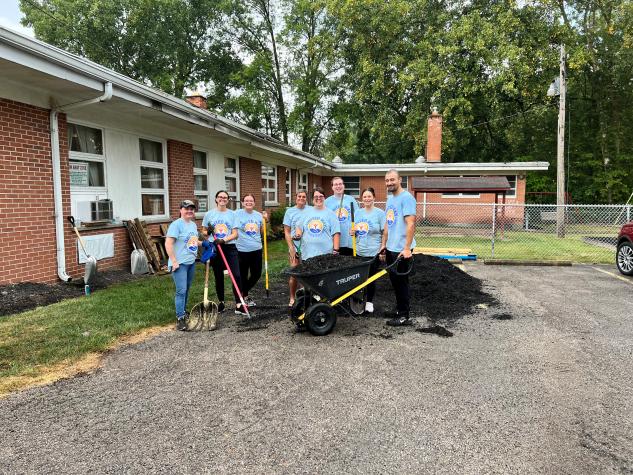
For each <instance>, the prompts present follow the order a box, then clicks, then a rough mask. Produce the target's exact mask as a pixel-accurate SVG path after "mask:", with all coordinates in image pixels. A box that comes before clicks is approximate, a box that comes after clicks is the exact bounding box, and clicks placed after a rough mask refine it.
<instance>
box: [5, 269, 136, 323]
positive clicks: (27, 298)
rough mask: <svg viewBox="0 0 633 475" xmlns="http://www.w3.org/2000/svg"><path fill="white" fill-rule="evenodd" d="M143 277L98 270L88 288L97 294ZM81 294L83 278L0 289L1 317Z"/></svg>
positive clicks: (126, 271) (124, 272) (115, 271)
mask: <svg viewBox="0 0 633 475" xmlns="http://www.w3.org/2000/svg"><path fill="white" fill-rule="evenodd" d="M142 277H145V276H138V275H132V274H131V273H130V272H129V271H128V270H123V269H117V270H108V271H100V272H99V273H98V274H97V276H96V277H95V281H94V283H93V284H92V285H90V291H91V292H98V291H99V290H102V289H105V288H106V287H109V286H110V285H112V284H115V283H117V282H127V281H130V280H135V279H138V278H142ZM82 295H84V285H83V279H78V280H77V282H76V283H74V282H73V283H63V282H59V283H57V284H38V283H35V282H22V283H20V284H11V285H2V286H0V316H4V315H11V314H13V313H19V312H24V311H25V310H30V309H32V308H35V307H41V306H42V305H50V304H52V303H56V302H60V301H62V300H65V299H72V298H75V297H80V296H82Z"/></svg>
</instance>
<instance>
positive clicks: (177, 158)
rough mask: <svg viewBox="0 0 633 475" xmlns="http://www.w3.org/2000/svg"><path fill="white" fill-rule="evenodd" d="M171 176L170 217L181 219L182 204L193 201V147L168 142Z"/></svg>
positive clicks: (168, 171) (169, 172) (174, 141)
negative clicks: (184, 201) (182, 202)
mask: <svg viewBox="0 0 633 475" xmlns="http://www.w3.org/2000/svg"><path fill="white" fill-rule="evenodd" d="M167 173H168V174H169V215H170V216H171V217H172V218H178V217H180V202H181V201H182V200H193V199H194V198H195V197H194V194H193V146H192V145H191V144H188V143H184V142H178V141H176V140H168V141H167Z"/></svg>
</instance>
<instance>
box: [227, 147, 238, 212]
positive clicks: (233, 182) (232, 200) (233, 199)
mask: <svg viewBox="0 0 633 475" xmlns="http://www.w3.org/2000/svg"><path fill="white" fill-rule="evenodd" d="M238 173H239V170H238V162H237V160H236V159H235V158H230V157H224V182H225V188H226V192H227V193H228V194H229V205H228V207H229V208H231V209H237V207H238V205H239V203H240V198H239V196H238V183H237V177H238Z"/></svg>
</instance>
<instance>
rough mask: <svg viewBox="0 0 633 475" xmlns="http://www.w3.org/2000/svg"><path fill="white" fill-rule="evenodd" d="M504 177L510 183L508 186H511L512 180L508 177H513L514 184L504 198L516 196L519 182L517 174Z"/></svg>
mask: <svg viewBox="0 0 633 475" xmlns="http://www.w3.org/2000/svg"><path fill="white" fill-rule="evenodd" d="M505 177H506V178H507V179H508V183H510V186H512V182H511V181H510V178H512V177H514V186H513V187H512V191H509V192H507V193H506V198H516V197H517V186H518V184H519V177H518V176H517V175H506V176H505Z"/></svg>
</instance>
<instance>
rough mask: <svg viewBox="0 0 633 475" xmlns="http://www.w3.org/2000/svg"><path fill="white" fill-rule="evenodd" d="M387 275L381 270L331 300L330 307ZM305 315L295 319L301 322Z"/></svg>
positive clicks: (384, 270) (385, 271)
mask: <svg viewBox="0 0 633 475" xmlns="http://www.w3.org/2000/svg"><path fill="white" fill-rule="evenodd" d="M386 273H387V270H386V269H383V270H381V271H380V272H378V273H376V274H374V275H372V276H371V277H370V278H369V279H367V280H366V281H365V282H363V283H362V284H359V285H357V286H356V287H354V288H353V289H352V290H350V291H348V292H346V293H344V294H343V295H341V296H340V297H339V298H337V299H336V300H333V301H332V302H331V303H330V306H331V307H334V306H335V305H338V304H339V303H341V302H342V301H343V300H345V299H346V298H347V297H349V296H350V295H353V294H355V293H356V292H358V291H359V290H360V289H363V288H365V287H367V286H368V285H369V284H371V283H372V282H374V281H375V280H378V279H380V278H381V277H382V276H383V275H385V274H386ZM305 316H306V314H305V313H303V314H301V315H300V316H299V317H297V320H299V321H302V320H303V319H304V318H305Z"/></svg>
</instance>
